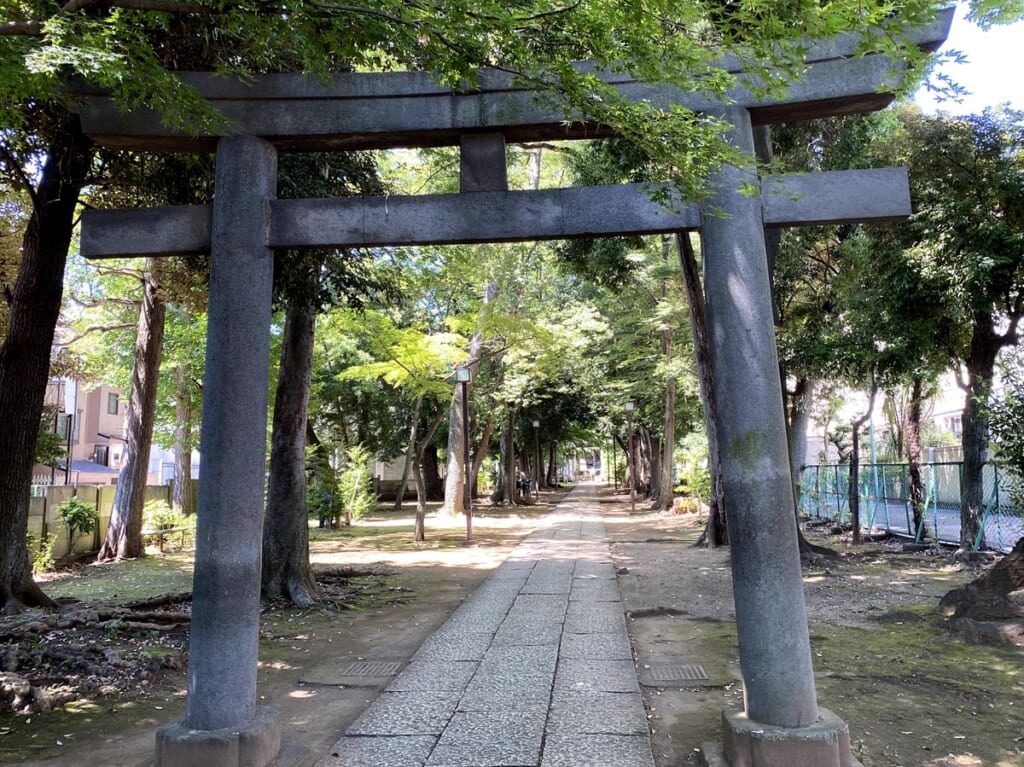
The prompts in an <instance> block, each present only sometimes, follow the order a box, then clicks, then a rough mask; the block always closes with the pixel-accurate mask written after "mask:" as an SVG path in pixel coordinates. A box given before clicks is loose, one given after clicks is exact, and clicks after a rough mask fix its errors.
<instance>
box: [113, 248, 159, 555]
mask: <svg viewBox="0 0 1024 767" xmlns="http://www.w3.org/2000/svg"><path fill="white" fill-rule="evenodd" d="M154 266H155V265H154V264H153V263H152V259H150V260H148V261H147V263H146V268H145V271H144V272H143V273H142V306H141V308H140V309H139V322H138V326H137V328H136V331H135V365H134V366H133V368H132V390H131V395H130V397H129V399H128V419H127V420H128V423H127V425H126V427H125V431H126V432H127V438H126V440H125V448H124V454H123V455H122V464H121V473H120V474H119V475H118V478H117V489H116V490H115V491H114V508H113V510H112V511H111V514H110V524H109V525H108V526H107V535H106V538H105V539H104V541H103V545H102V546H101V547H100V552H99V554H97V555H96V559H97V561H100V562H107V561H110V560H114V559H134V558H135V557H138V556H141V555H142V554H143V553H144V550H143V547H142V507H143V504H144V503H145V501H146V480H147V478H148V477H149V449H150V446H151V445H152V443H153V421H154V420H155V417H156V392H157V387H158V385H159V377H160V354H161V351H162V349H163V343H164V319H165V317H166V315H167V305H166V304H165V303H164V300H163V297H162V296H161V294H160V286H159V285H157V284H156V280H155V279H154V277H153V268H154Z"/></svg>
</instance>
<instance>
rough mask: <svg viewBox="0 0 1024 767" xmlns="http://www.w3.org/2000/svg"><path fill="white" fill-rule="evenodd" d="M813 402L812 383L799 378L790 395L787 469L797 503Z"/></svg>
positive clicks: (805, 459)
mask: <svg viewBox="0 0 1024 767" xmlns="http://www.w3.org/2000/svg"><path fill="white" fill-rule="evenodd" d="M813 402H814V383H813V382H812V381H810V380H808V379H807V378H800V379H798V380H797V382H796V387H795V388H794V390H793V392H792V393H791V395H790V407H789V423H788V424H787V425H788V427H789V429H788V435H789V470H790V472H791V473H792V476H793V499H794V501H796V502H797V505H799V501H800V491H801V488H802V487H803V470H804V464H805V463H806V462H807V430H808V428H809V427H810V423H811V404H812V403H813Z"/></svg>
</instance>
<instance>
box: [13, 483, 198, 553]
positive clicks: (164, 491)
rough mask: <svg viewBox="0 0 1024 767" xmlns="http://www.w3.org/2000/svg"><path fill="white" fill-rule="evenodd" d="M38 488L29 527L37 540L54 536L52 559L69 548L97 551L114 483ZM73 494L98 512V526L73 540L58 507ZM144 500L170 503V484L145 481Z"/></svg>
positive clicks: (106, 525)
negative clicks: (146, 483) (148, 483)
mask: <svg viewBox="0 0 1024 767" xmlns="http://www.w3.org/2000/svg"><path fill="white" fill-rule="evenodd" d="M197 483H198V480H193V488H192V492H193V493H195V485H196V484H197ZM37 492H38V494H37V495H33V496H32V498H31V499H30V503H29V511H28V531H29V532H30V533H32V534H33V535H35V536H36V537H37V538H38V539H39V540H40V541H42V540H44V539H45V538H46V536H48V535H56V536H57V540H56V542H55V544H54V547H53V557H54V559H60V558H61V557H65V556H67V555H68V553H69V552H70V551H73V552H74V553H75V554H86V553H88V552H90V551H99V548H100V544H101V543H102V541H103V539H104V537H105V536H106V534H107V527H108V526H109V525H110V515H111V512H112V511H113V508H114V494H115V493H116V492H117V487H116V486H115V485H79V486H78V487H72V486H70V485H51V486H40V487H38V488H37ZM72 497H75V498H78V499H79V500H80V501H82V502H83V503H88V504H92V505H93V506H95V507H96V510H97V511H98V512H99V526H98V529H97V530H95V531H94V532H92V533H89V534H87V535H80V536H78V537H77V538H76V539H75V540H74V542H69V541H68V530H67V527H66V526H65V525H64V523H63V522H62V521H61V519H60V515H59V514H58V513H57V509H58V507H59V506H60V505H61V504H62V503H63V502H64V501H66V500H67V499H68V498H72ZM193 497H194V496H193ZM145 500H146V501H147V502H148V501H152V500H160V501H165V502H167V503H168V504H170V503H171V486H170V485H147V486H146V492H145ZM193 508H194V507H193ZM32 554H34V552H30V555H32Z"/></svg>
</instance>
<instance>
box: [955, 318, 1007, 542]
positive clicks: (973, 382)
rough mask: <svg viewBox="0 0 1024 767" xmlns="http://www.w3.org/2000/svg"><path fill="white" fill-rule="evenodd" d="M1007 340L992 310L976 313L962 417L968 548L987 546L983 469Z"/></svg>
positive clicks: (963, 530) (963, 520) (963, 531)
mask: <svg viewBox="0 0 1024 767" xmlns="http://www.w3.org/2000/svg"><path fill="white" fill-rule="evenodd" d="M1007 343H1008V341H1007V339H1006V337H1005V336H1001V335H999V334H998V333H997V332H996V329H995V318H994V316H993V315H992V313H991V312H975V313H974V319H973V334H972V336H971V348H970V352H969V354H968V357H967V360H966V367H967V381H966V384H965V385H964V386H963V388H964V395H965V396H964V412H963V415H962V416H961V419H960V420H961V424H962V425H963V430H964V431H963V435H962V437H961V445H962V447H963V454H964V458H963V477H962V479H961V480H960V548H961V549H963V550H965V551H972V550H974V549H975V548H982V547H984V546H985V536H984V534H982V529H981V518H982V514H983V511H984V508H985V486H984V480H983V477H982V470H983V468H984V466H985V460H986V456H987V452H988V440H989V436H988V435H989V430H988V412H987V410H986V405H987V404H988V395H989V391H990V389H991V386H992V376H993V374H994V372H995V364H996V358H997V357H998V355H999V350H1000V349H1002V348H1003V346H1005V345H1007ZM976 544H977V545H976Z"/></svg>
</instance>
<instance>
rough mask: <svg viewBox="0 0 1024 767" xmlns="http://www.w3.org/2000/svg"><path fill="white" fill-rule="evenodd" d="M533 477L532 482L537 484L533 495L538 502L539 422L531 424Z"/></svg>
mask: <svg viewBox="0 0 1024 767" xmlns="http://www.w3.org/2000/svg"><path fill="white" fill-rule="evenodd" d="M533 455H534V462H533V476H534V481H535V482H536V483H537V484H536V485H534V494H535V496H536V500H538V501H539V500H540V421H534V422H533Z"/></svg>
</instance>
